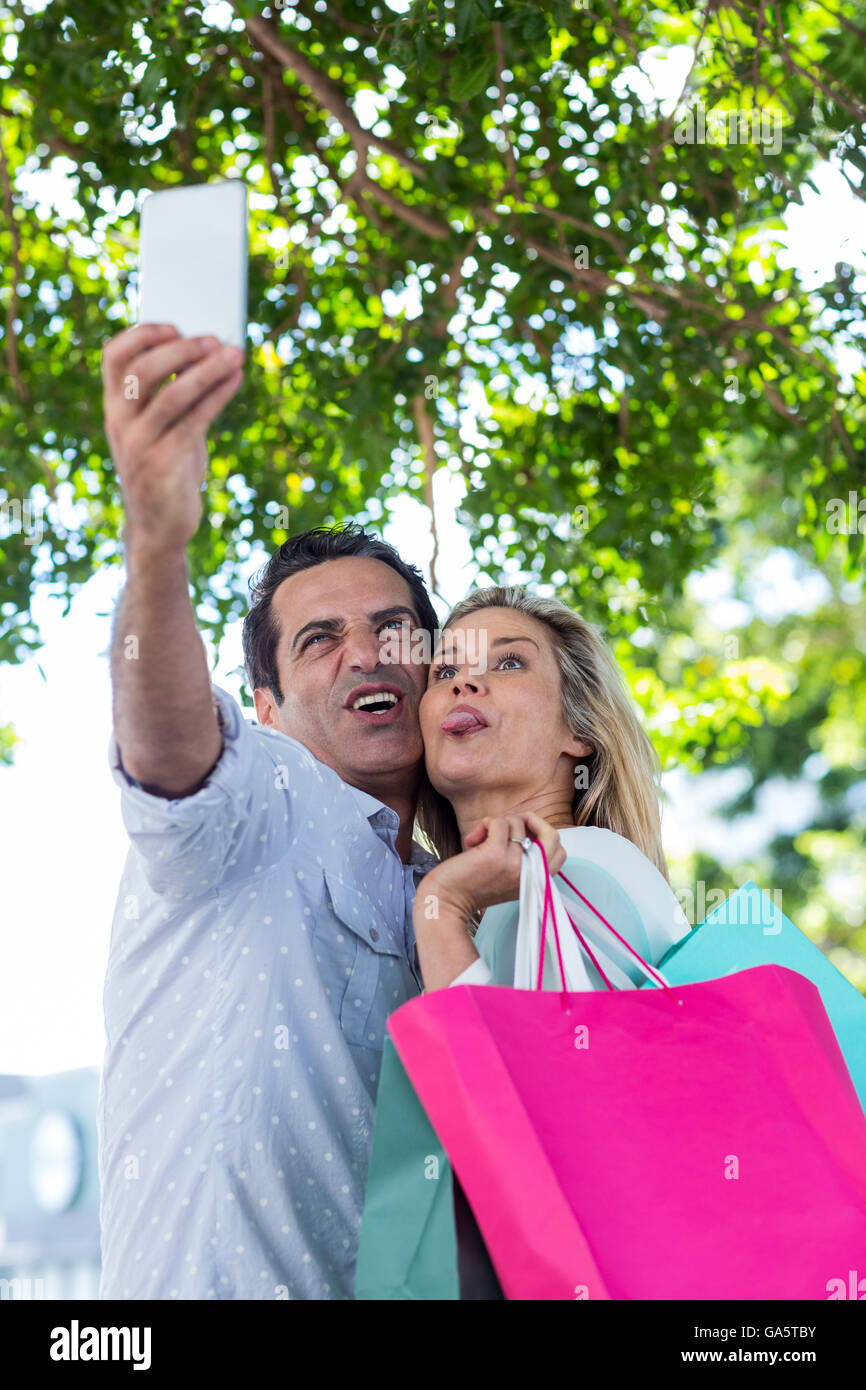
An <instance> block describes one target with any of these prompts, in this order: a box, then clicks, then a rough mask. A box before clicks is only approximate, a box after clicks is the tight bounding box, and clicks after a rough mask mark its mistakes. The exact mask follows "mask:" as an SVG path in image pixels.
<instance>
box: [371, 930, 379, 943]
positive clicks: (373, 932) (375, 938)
mask: <svg viewBox="0 0 866 1390" xmlns="http://www.w3.org/2000/svg"><path fill="white" fill-rule="evenodd" d="M370 939H371V940H372V941H378V940H379V933H378V932H377V931H376V928H375V927H371V928H370Z"/></svg>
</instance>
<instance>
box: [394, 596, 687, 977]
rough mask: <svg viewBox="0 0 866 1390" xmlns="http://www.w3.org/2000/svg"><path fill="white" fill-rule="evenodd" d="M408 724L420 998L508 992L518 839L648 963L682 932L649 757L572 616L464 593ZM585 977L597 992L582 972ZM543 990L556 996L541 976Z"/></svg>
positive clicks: (602, 658) (615, 952)
mask: <svg viewBox="0 0 866 1390" xmlns="http://www.w3.org/2000/svg"><path fill="white" fill-rule="evenodd" d="M479 653H480V654H483V657H484V659H482V660H480V661H479V660H478V659H473V658H477V655H478V654H479ZM467 654H468V656H467ZM420 719H421V731H422V734H423V737H424V746H425V756H426V763H427V775H428V778H429V783H430V785H429V787H428V788H427V789H426V790H425V792H424V794H423V795H422V800H421V809H420V814H419V819H420V822H421V825H422V828H423V829H424V830H425V832H426V833H427V835H428V836H429V838H430V839H431V840H432V842H433V843H434V845H435V846H436V848H437V850H438V851H439V853H440V856H441V859H442V862H441V863H440V864H438V865H437V866H436V868H435V869H433V870H431V872H430V873H429V874H427V875H426V876H425V877H424V878H423V879H422V880H421V883H420V884H419V887H418V893H417V896H416V899H415V908H414V925H415V938H416V942H417V947H418V957H419V963H420V966H421V973H422V976H423V979H424V984H425V988H426V989H427V990H428V991H429V990H433V989H441V988H443V987H445V986H447V985H451V984H470V983H488V982H492V983H494V984H500V985H511V984H512V983H513V979H514V956H515V942H516V930H517V902H516V899H517V896H518V891H519V884H520V867H521V857H522V848H521V843H520V842H521V841H522V840H524V839H525V837H526V836H527V835H528V836H530V837H531V838H533V839H538V840H539V841H540V842H541V844H542V846H543V848H544V850H545V853H546V854H547V858H548V861H549V864H550V871H551V873H552V874H553V873H556V872H557V871H558V870H559V869H563V871H564V873H565V874H566V876H567V877H568V878H570V879H571V880H572V882H573V883H574V884H575V886H576V887H577V888H578V889H580V891H581V893H583V894H584V895H585V897H587V898H588V899H589V900H590V902H592V903H593V904H594V906H595V907H596V908H597V909H598V911H599V912H601V913H602V914H603V915H604V916H605V917H606V918H607V920H608V921H609V922H611V923H612V925H613V926H614V927H616V929H617V931H618V932H620V934H621V935H622V936H624V937H625V938H626V939H627V940H628V941H629V942H630V944H631V946H632V947H633V948H634V949H635V950H636V951H637V952H638V954H639V955H641V956H642V957H643V958H644V959H645V960H647V961H649V963H650V964H655V963H657V962H658V961H659V960H660V959H661V957H662V956H663V955H664V953H665V952H666V951H667V950H668V949H669V947H670V946H671V945H673V944H674V942H676V941H679V940H680V938H681V937H683V936H684V935H685V934H686V933H687V932H688V930H689V925H688V922H687V921H686V918H685V915H684V913H683V911H682V908H681V907H680V905H679V903H678V902H677V900H676V898H675V897H674V895H673V892H672V891H671V888H670V885H669V883H668V875H667V865H666V863H665V858H664V854H663V852H662V846H661V825H660V817H659V805H658V792H657V785H656V778H657V773H658V764H657V760H656V757H655V753H654V751H653V749H652V745H651V744H650V742H649V740H648V738H647V736H646V734H645V733H644V732H643V729H642V728H641V726H640V723H639V721H638V718H637V714H636V712H635V710H634V708H633V706H632V703H631V701H630V699H629V697H628V694H627V692H626V689H625V685H624V682H623V679H622V676H621V674H620V671H619V668H618V667H617V665H616V663H615V661H614V660H613V658H612V657H611V655H610V654H609V652H608V651H607V649H606V647H605V646H604V644H603V643H602V641H601V639H600V638H599V637H598V636H597V634H596V633H595V631H594V630H593V628H591V627H590V626H589V624H588V623H586V622H585V621H584V619H582V618H580V617H579V616H578V615H577V614H576V613H573V612H572V611H571V610H570V609H569V608H567V607H566V606H565V604H563V603H560V602H559V601H558V600H556V599H547V598H538V597H536V596H534V595H531V594H529V593H527V591H526V590H524V589H521V588H493V589H480V590H478V591H477V592H476V593H474V594H471V595H470V596H469V598H467V599H464V600H463V602H462V603H459V604H458V605H457V607H456V608H455V609H454V611H453V612H452V613H451V615H450V617H449V618H448V621H447V623H446V625H445V629H444V631H443V634H442V643H441V647H440V651H439V652H437V653H436V656H435V657H434V661H433V663H432V665H431V668H430V675H429V680H428V686H427V691H426V693H425V694H424V696H423V698H422V700H421V706H420ZM461 844H462V850H461ZM557 887H559V888H560V891H561V892H562V896H563V898H564V900H565V902H566V906H567V907H568V909H569V911H570V912H571V914H572V916H573V917H574V916H575V914H576V913H577V916H578V917H580V919H581V920H582V921H583V922H584V923H586V922H587V916H586V908H585V907H583V906H582V904H581V903H580V902H579V900H578V899H576V898H575V897H574V895H573V894H572V893H571V892H570V890H569V889H568V888H567V887H565V885H564V884H563V883H562V880H561V879H559V880H557ZM497 904H498V906H495V905H497ZM481 912H484V917H483V920H482V921H481V924H480V927H478V929H477V931H474V927H475V923H476V922H477V919H478V916H479V915H480V913H481ZM589 920H590V921H592V920H593V919H592V918H590V919H589ZM603 935H604V943H605V944H604V950H605V952H606V954H605V955H604V958H603V959H604V964H605V967H606V966H607V965H611V967H612V969H613V972H614V975H615V976H616V977H617V980H618V982H619V983H620V984H626V985H628V984H634V985H637V984H639V983H641V982H642V980H643V975H642V974H641V972H640V969H639V967H636V965H635V963H634V960H633V958H632V957H630V955H629V954H628V952H627V950H626V949H625V948H623V947H622V946H619V945H618V944H617V943H616V940H615V938H613V937H612V934H611V933H608V932H605V933H604V934H603ZM594 940H595V941H597V940H598V936H597V935H596V937H595V938H594ZM593 950H594V951H595V954H596V955H598V951H596V949H595V946H593ZM600 963H601V961H600ZM605 973H608V972H607V969H606V970H605ZM587 976H588V978H589V981H590V984H591V986H592V987H593V988H605V985H604V982H603V980H602V979H601V976H600V975H599V973H598V971H596V970H595V968H594V967H593V966H592V965H591V964H588V965H587ZM625 977H627V978H625ZM543 984H544V986H545V987H553V988H556V987H559V979H558V977H556V976H555V975H554V974H553V973H552V967H547V966H546V967H545V975H544V978H543Z"/></svg>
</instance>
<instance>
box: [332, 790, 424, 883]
mask: <svg viewBox="0 0 866 1390" xmlns="http://www.w3.org/2000/svg"><path fill="white" fill-rule="evenodd" d="M345 785H346V786H347V787H349V792H350V794H351V796H352V799H353V801H354V803H355V805H356V806H357V807H358V810H359V811H360V812H361V815H362V816H365V817H366V819H367V820H368V821H369V822H370V827H371V829H372V830H374V831H375V833H376V834H377V835H378V836H379V838H380V839H382V840H384V841H385V842H386V844H387V845H388V847H389V848H390V849H391V850H392V851H393V852H394V854H396V853H397V831H398V830H399V829H400V817H399V816H398V815H397V812H396V811H392V809H391V807H390V806H385V805H384V804H383V803H382V802H381V801H377V800H376V798H375V796H370V794H369V792H363V791H361V789H360V787H353V786H350V785H349V783H348V782H347V783H345ZM438 862H439V861H438V860H437V859H436V857H435V855H432V854H430V853H429V852H428V851H427V850H426V849H424V846H423V845H420V844H419V843H418V841H417V840H413V841H412V849H411V851H410V853H409V863H408V864H407V865H404V868H410V867H411V868H412V869H413V870H415V871H419V870H420V872H421V873H425V874H426V873H429V871H430V869H432V868H433V866H434V865H435V864H437V863H438Z"/></svg>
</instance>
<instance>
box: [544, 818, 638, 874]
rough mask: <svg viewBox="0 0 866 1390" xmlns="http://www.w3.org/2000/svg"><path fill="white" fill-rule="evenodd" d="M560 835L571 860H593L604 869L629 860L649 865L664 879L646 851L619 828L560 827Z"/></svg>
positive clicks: (635, 863) (621, 864)
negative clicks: (626, 836)
mask: <svg viewBox="0 0 866 1390" xmlns="http://www.w3.org/2000/svg"><path fill="white" fill-rule="evenodd" d="M559 838H560V841H561V842H562V846H563V849H564V850H565V852H566V853H567V855H568V857H569V859H572V858H574V859H592V860H594V861H595V862H596V863H597V864H600V865H602V867H604V868H607V867H608V866H609V865H613V866H615V867H617V868H621V867H622V866H623V865H624V864H629V863H630V864H634V865H638V864H646V866H647V867H648V868H650V869H652V870H653V872H654V873H657V874H659V878H663V875H662V874H660V873H659V870H658V869H657V868H656V866H655V864H653V862H652V860H651V859H647V857H646V855H645V854H644V853H643V850H640V849H638V847H637V845H636V844H634V843H633V841H631V840H627V839H626V838H625V836H624V835H618V834H617V832H616V831H615V830H605V829H603V828H602V827H601V826H600V825H568V826H565V827H564V828H563V829H561V830H560V832H559Z"/></svg>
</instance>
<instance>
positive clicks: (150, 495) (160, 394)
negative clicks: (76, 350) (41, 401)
mask: <svg viewBox="0 0 866 1390" xmlns="http://www.w3.org/2000/svg"><path fill="white" fill-rule="evenodd" d="M243 356H244V354H243V350H242V349H241V348H232V347H222V346H221V345H220V343H219V342H218V340H217V339H216V338H210V337H205V338H181V337H180V335H179V334H178V331H177V329H176V328H174V327H172V326H171V325H161V324H150V323H146V324H139V325H137V326H136V327H135V328H128V329H125V330H124V331H123V332H122V333H118V334H117V335H116V337H114V338H112V339H111V341H110V342H109V343H107V344H106V346H105V348H104V349H103V353H102V381H103V402H104V413H105V433H106V437H107V439H108V443H109V446H110V448H111V455H112V458H113V460H114V466H115V468H116V470H117V476H118V478H119V480H120V486H121V490H122V492H123V500H124V509H125V512H126V521H127V529H126V542H127V549H128V550H129V549H135V548H140V549H141V550H143V551H146V552H147V553H149V554H158V553H172V552H174V553H176V552H177V551H178V550H182V549H183V548H184V547H185V546H186V545H187V543H188V542H189V541H190V540H191V538H192V536H193V534H194V532H195V530H196V527H197V526H198V523H199V520H200V519H201V509H202V501H201V484H202V481H203V479H204V476H205V471H206V468H207V430H208V427H209V425H210V424H211V422H212V421H213V420H214V419H215V418H216V416H217V415H218V414H219V412H220V410H221V409H222V407H223V406H224V405H225V403H226V401H228V400H230V398H231V397H232V396H233V395H234V394H235V392H236V391H237V389H238V387H239V386H240V384H241V381H242V379H243V372H242V370H241V363H242V362H243ZM173 373H178V375H177V376H176V377H175V379H174V380H173V381H168V382H166V378H169V377H171V375H172V374H173ZM163 383H166V384H163Z"/></svg>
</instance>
